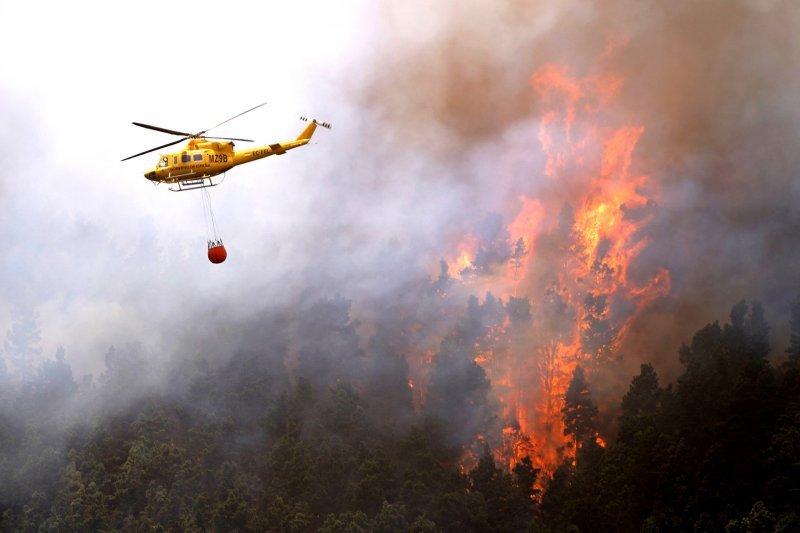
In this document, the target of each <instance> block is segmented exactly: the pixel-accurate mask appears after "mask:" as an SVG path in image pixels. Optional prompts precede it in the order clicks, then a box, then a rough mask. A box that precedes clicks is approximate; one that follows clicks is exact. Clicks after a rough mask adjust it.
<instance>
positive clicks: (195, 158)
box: [192, 154, 203, 161]
mask: <svg viewBox="0 0 800 533" xmlns="http://www.w3.org/2000/svg"><path fill="white" fill-rule="evenodd" d="M192 159H194V160H195V161H202V160H203V154H194V155H193V156H192Z"/></svg>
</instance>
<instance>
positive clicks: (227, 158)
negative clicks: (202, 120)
mask: <svg viewBox="0 0 800 533" xmlns="http://www.w3.org/2000/svg"><path fill="white" fill-rule="evenodd" d="M266 104H267V103H266V102H264V103H262V104H259V105H257V106H255V107H252V108H250V109H248V110H247V111H243V112H241V113H239V114H238V115H234V116H233V117H231V118H229V119H227V120H224V121H222V122H220V123H219V124H217V125H216V126H213V127H211V128H208V129H206V130H202V131H199V132H197V133H187V132H184V131H177V130H171V129H168V128H162V127H160V126H152V125H150V124H143V123H141V122H133V124H134V125H135V126H139V127H140V128H146V129H149V130H155V131H160V132H163V133H169V134H171V135H179V136H181V138H180V139H178V140H177V141H173V142H170V143H167V144H162V145H161V146H157V147H155V148H151V149H150V150H145V151H144V152H139V153H138V154H134V155H132V156H130V157H126V158H125V159H123V160H122V161H127V160H129V159H133V158H134V157H139V156H141V155H145V154H149V153H151V152H155V151H156V150H161V149H162V148H167V147H168V146H173V145H175V144H178V143H180V142H183V141H186V140H188V141H189V142H187V143H186V146H184V148H183V150H181V151H179V152H172V153H167V154H163V153H162V154H160V155H159V159H158V163H157V165H156V166H155V167H154V168H152V169H150V170H148V171H147V172H145V173H144V177H145V178H147V179H148V180H150V181H152V182H153V183H155V184H159V183H169V184H172V185H174V186H173V187H170V189H169V190H171V191H174V192H180V191H188V190H193V189H201V188H206V187H215V186H217V185H219V184H220V183H222V180H223V179H224V175H225V173H226V172H227V171H229V170H230V169H232V168H233V167H235V166H237V165H242V164H244V163H249V162H251V161H256V160H258V159H263V158H265V157H268V156H271V155H283V154H285V153H286V152H288V151H289V150H293V149H295V148H299V147H301V146H305V145H306V144H308V142H309V141H310V140H311V136H312V135H314V132H315V131H316V129H317V126H321V127H323V128H327V129H331V125H330V124H329V123H328V122H320V121H317V120H316V119H308V118H307V117H300V120H302V121H303V122H307V123H308V125H307V126H305V128H304V129H303V131H301V132H300V135H298V136H297V138H296V139H292V140H289V141H283V142H277V143H274V144H268V145H264V146H256V147H254V148H249V149H246V150H234V143H233V141H242V142H254V141H253V140H252V139H238V138H234V137H208V136H206V135H205V134H206V133H208V132H209V131H211V130H212V129H214V128H218V127H219V126H222V125H223V124H226V123H228V122H230V121H231V120H233V119H235V118H238V117H240V116H242V115H244V114H246V113H249V112H251V111H254V110H256V109H258V108H259V107H262V106H264V105H266ZM220 174H222V175H223V178H222V179H215V178H216V177H218V176H219V175H220Z"/></svg>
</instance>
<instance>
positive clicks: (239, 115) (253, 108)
mask: <svg viewBox="0 0 800 533" xmlns="http://www.w3.org/2000/svg"><path fill="white" fill-rule="evenodd" d="M265 105H267V102H264V103H263V104H258V105H257V106H255V107H251V108H250V109H248V110H247V111H242V112H241V113H239V114H238V115H236V116H233V117H231V118H229V119H228V120H223V121H222V122H220V123H219V124H217V125H216V126H213V127H211V128H208V129H207V130H203V131H201V132H200V133H196V134H195V135H202V134H204V133H205V132H207V131H211V130H213V129H214V128H219V127H220V126H222V125H223V124H225V123H226V122H230V121H231V120H233V119H235V118H239V117H241V116H242V115H244V114H245V113H249V112H250V111H255V110H256V109H258V108H259V107H261V106H265Z"/></svg>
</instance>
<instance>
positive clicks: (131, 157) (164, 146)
mask: <svg viewBox="0 0 800 533" xmlns="http://www.w3.org/2000/svg"><path fill="white" fill-rule="evenodd" d="M190 138H191V137H184V138H183V139H178V140H177V141H173V142H171V143H167V144H162V145H161V146H156V147H155V148H151V149H150V150H145V151H144V152H139V153H138V154H136V155H132V156H130V157H126V158H125V159H123V160H122V161H127V160H128V159H133V158H134V157H139V156H140V155H144V154H149V153H150V152H155V151H156V150H160V149H161V148H166V147H167V146H172V145H173V144H178V143H179V142H182V141H185V140H186V139H190Z"/></svg>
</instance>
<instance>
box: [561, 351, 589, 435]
mask: <svg viewBox="0 0 800 533" xmlns="http://www.w3.org/2000/svg"><path fill="white" fill-rule="evenodd" d="M561 415H562V418H563V420H564V435H570V436H571V437H572V438H573V441H574V444H575V447H576V448H577V447H579V446H581V445H583V443H584V442H586V441H587V440H592V439H594V437H595V436H596V435H597V430H596V429H595V422H594V421H595V418H597V407H596V406H595V405H594V403H593V402H592V397H591V394H590V392H589V383H588V382H587V381H586V375H585V374H584V372H583V367H581V366H580V365H578V366H576V367H575V372H573V374H572V379H571V380H570V382H569V388H568V389H567V393H566V394H565V395H564V407H563V408H562V409H561Z"/></svg>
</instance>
